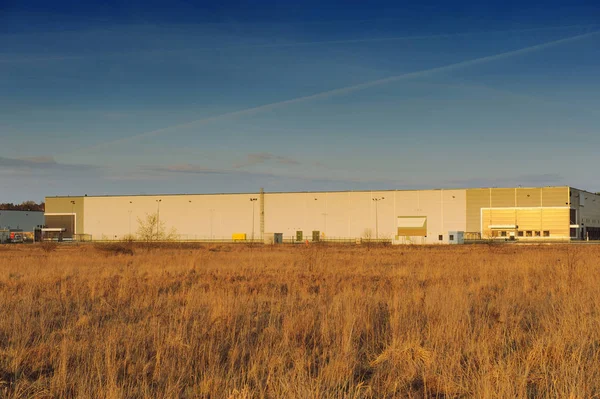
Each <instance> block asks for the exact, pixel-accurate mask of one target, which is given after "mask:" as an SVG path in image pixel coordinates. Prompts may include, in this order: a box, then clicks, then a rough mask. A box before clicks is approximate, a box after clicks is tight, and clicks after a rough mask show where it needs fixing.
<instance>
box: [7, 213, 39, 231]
mask: <svg viewBox="0 0 600 399" xmlns="http://www.w3.org/2000/svg"><path fill="white" fill-rule="evenodd" d="M43 224H44V212H40V211H3V210H0V230H22V231H25V232H33V231H34V230H35V229H36V227H38V226H41V225H43Z"/></svg>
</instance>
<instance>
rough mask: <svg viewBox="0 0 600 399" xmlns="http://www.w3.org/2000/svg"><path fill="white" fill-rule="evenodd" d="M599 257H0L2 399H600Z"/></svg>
mask: <svg viewBox="0 0 600 399" xmlns="http://www.w3.org/2000/svg"><path fill="white" fill-rule="evenodd" d="M599 259H600V246H574V245H571V246H568V245H556V246H515V245H508V246H453V247H439V248H426V247H387V248H371V249H367V248H361V247H316V246H313V247H308V248H305V247H298V248H292V247H278V248H262V247H261V248H252V249H250V248H248V247H245V246H222V247H218V246H217V247H211V248H196V249H193V248H162V249H151V250H148V249H143V248H136V249H135V250H134V254H133V255H131V254H130V253H128V251H120V250H118V248H115V247H113V248H99V247H93V246H84V247H59V248H58V249H57V250H56V251H52V250H51V249H50V250H48V251H44V250H42V248H36V247H26V246H22V247H4V248H3V249H0V310H1V313H0V397H4V398H30V397H37V398H46V397H48V398H49V397H57V398H58V397H60V398H71V397H81V398H188V397H189V398H196V397H206V398H209V397H210V398H428V397H432V398H433V397H437V398H455V397H456V398H463V397H465V398H466V397H474V398H525V397H530V398H534V397H535V398H537V397H549V398H592V397H600V293H599V292H600V262H599Z"/></svg>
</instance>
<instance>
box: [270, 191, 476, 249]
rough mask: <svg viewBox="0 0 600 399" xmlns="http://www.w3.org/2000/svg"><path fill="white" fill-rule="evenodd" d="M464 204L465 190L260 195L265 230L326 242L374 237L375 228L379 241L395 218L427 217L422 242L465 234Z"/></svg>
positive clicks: (392, 226) (389, 235) (391, 234)
mask: <svg viewBox="0 0 600 399" xmlns="http://www.w3.org/2000/svg"><path fill="white" fill-rule="evenodd" d="M374 198H383V199H382V200H380V201H377V202H375V201H373V199H374ZM465 204H466V194H465V190H428V191H373V192H327V193H277V194H265V231H266V232H271V233H283V234H284V236H286V237H291V236H294V235H295V232H296V231H297V230H301V231H303V233H304V235H305V236H306V235H310V234H312V231H313V230H318V231H320V232H322V233H324V235H325V237H329V238H334V237H344V238H346V237H348V238H356V237H363V238H364V237H366V236H370V237H372V238H375V236H376V235H377V230H378V231H379V238H388V239H390V238H394V237H395V236H396V232H397V223H396V221H397V218H398V217H399V216H426V217H427V220H428V222H427V223H428V238H427V242H432V243H434V242H437V241H438V235H439V234H442V235H444V236H446V237H447V232H448V231H464V230H465V217H466V206H465ZM376 211H377V212H376ZM376 213H377V215H378V220H379V222H378V225H379V228H378V229H377V223H376Z"/></svg>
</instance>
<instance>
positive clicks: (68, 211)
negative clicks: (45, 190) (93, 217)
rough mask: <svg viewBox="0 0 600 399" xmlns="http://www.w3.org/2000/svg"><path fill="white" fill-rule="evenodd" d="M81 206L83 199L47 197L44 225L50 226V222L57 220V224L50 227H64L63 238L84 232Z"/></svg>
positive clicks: (82, 207)
mask: <svg viewBox="0 0 600 399" xmlns="http://www.w3.org/2000/svg"><path fill="white" fill-rule="evenodd" d="M83 205H84V197H47V198H46V212H45V213H44V215H45V219H46V223H50V224H52V222H51V221H52V220H54V221H57V220H59V224H58V225H56V226H52V227H58V226H60V227H64V228H65V229H66V233H67V234H66V235H65V237H72V235H73V234H82V233H83V232H84V220H83V215H84V206H83ZM73 230H75V231H73Z"/></svg>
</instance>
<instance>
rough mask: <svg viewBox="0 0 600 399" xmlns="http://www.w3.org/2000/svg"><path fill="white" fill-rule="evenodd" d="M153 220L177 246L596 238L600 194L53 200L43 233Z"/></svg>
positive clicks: (90, 232) (556, 190) (93, 233)
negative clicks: (196, 242)
mask: <svg viewBox="0 0 600 399" xmlns="http://www.w3.org/2000/svg"><path fill="white" fill-rule="evenodd" d="M147 215H156V216H157V218H158V219H159V221H160V222H159V224H160V225H164V227H165V228H166V229H167V230H172V231H174V232H176V234H177V237H178V238H179V239H181V240H207V239H213V240H218V239H221V240H231V239H240V240H244V239H245V240H252V239H254V240H261V241H262V240H263V239H267V238H269V239H272V237H274V236H275V237H283V238H284V239H285V240H288V241H289V240H292V241H305V240H328V239H329V240H334V239H352V240H354V239H386V240H391V241H393V242H394V243H399V244H400V243H415V244H443V243H457V242H460V241H461V239H462V237H464V238H465V239H484V240H488V239H489V240H507V241H508V240H517V241H554V240H556V241H567V240H588V239H589V240H598V239H600V195H598V194H594V193H591V192H587V191H583V190H578V189H575V188H571V187H568V186H560V187H529V188H525V187H513V188H469V189H437V190H387V191H342V192H285V193H284V192H274V193H270V192H263V191H262V190H261V191H260V192H256V193H244V194H175V195H173V194H169V195H132V196H80V197H47V198H46V214H45V220H46V222H45V227H46V229H47V230H48V231H61V233H62V235H63V237H64V238H66V239H70V238H72V239H79V238H81V237H85V238H87V239H93V240H112V239H123V238H126V237H130V236H135V235H136V234H137V232H138V229H139V227H140V223H142V224H143V220H144V219H145V218H146V217H147ZM140 221H142V222H140Z"/></svg>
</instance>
